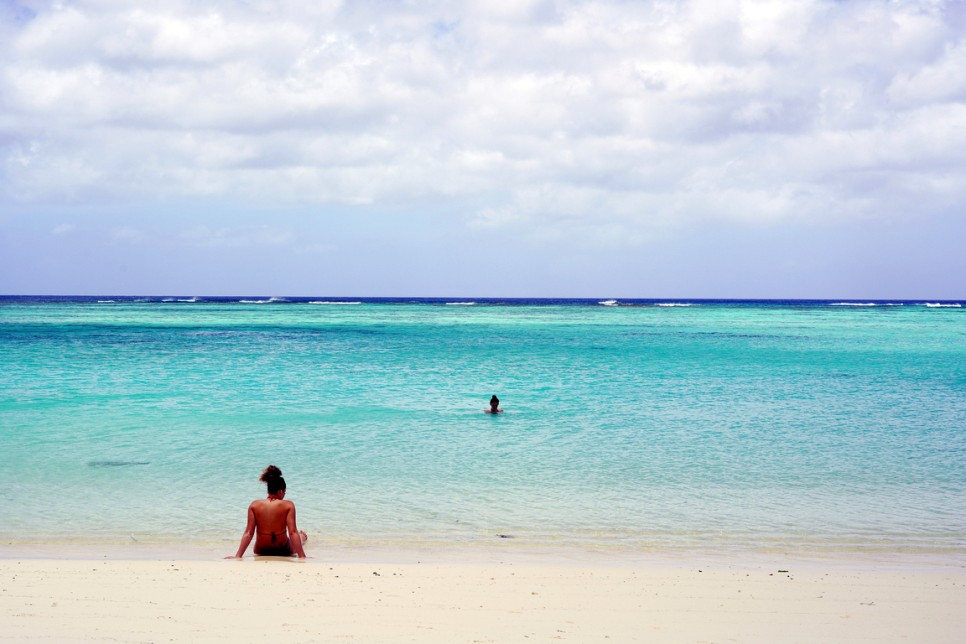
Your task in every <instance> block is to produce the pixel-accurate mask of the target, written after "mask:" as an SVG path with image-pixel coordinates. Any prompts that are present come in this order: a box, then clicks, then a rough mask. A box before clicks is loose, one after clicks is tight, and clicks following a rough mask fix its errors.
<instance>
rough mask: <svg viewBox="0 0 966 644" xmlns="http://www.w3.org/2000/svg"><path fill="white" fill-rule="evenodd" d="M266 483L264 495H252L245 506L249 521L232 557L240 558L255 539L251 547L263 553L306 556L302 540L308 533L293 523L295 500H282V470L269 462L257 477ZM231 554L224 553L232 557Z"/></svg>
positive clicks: (276, 555) (283, 491) (279, 555)
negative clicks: (250, 501)
mask: <svg viewBox="0 0 966 644" xmlns="http://www.w3.org/2000/svg"><path fill="white" fill-rule="evenodd" d="M259 480H260V481H264V482H265V485H266V486H267V487H268V498H267V499H255V500H254V501H252V503H251V505H249V506H248V525H246V526H245V533H244V534H243V535H242V538H241V544H239V546H238V552H236V553H235V556H234V558H235V559H241V558H242V556H243V555H244V554H245V551H246V550H248V544H250V543H251V542H252V538H253V537H254V539H255V547H254V548H253V551H254V553H255V554H256V555H260V556H264V557H291V556H293V555H297V556H298V558H299V559H304V558H305V551H304V550H303V549H302V544H303V543H304V542H305V541H306V540H308V536H307V535H306V534H305V533H304V532H302V531H301V530H299V529H298V526H297V525H296V524H295V504H294V503H292V502H291V501H286V500H285V479H283V478H282V470H280V469H278V468H277V467H275V466H274V465H269V466H268V467H266V468H265V471H264V472H262V476H261V478H260V479H259ZM231 558H232V557H230V556H229V557H225V559H231Z"/></svg>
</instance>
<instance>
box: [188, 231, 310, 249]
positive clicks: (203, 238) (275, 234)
mask: <svg viewBox="0 0 966 644" xmlns="http://www.w3.org/2000/svg"><path fill="white" fill-rule="evenodd" d="M181 239H182V240H183V241H184V242H186V243H188V244H191V245H198V246H222V247H242V246H282V245H286V244H288V243H290V242H292V241H293V240H294V239H295V236H294V234H293V233H292V232H291V231H290V230H287V229H283V228H277V227H273V226H239V227H222V228H210V227H208V226H195V227H192V228H189V229H187V230H184V231H183V232H182V233H181Z"/></svg>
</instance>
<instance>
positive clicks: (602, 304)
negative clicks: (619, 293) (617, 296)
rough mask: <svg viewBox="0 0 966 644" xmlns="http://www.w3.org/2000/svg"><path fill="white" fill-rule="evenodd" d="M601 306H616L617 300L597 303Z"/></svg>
mask: <svg viewBox="0 0 966 644" xmlns="http://www.w3.org/2000/svg"><path fill="white" fill-rule="evenodd" d="M598 304H600V305H601V306H617V305H618V303H617V300H601V301H600V302H598Z"/></svg>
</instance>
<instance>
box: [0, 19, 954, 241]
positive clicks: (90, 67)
mask: <svg viewBox="0 0 966 644" xmlns="http://www.w3.org/2000/svg"><path fill="white" fill-rule="evenodd" d="M15 13H16V15H17V16H18V18H17V19H16V20H13V19H10V20H6V21H5V22H6V24H5V26H4V31H5V34H4V35H5V38H3V44H0V59H2V60H3V61H4V63H3V66H2V68H0V108H2V114H3V116H2V117H0V153H2V155H3V166H2V174H3V178H4V187H3V188H0V191H2V192H0V199H2V202H0V203H8V204H13V203H16V204H19V205H24V204H27V205H29V204H32V203H54V204H57V203H65V204H71V203H91V202H94V203H98V202H103V203H120V204H132V203H133V204H136V203H139V202H143V201H144V200H146V199H148V200H179V199H195V198H206V199H212V198H214V199H220V198H224V199H243V200H245V201H246V202H251V203H259V204H262V205H272V204H289V205H291V204H295V205H312V206H322V207H333V208H337V207H340V206H344V205H347V204H348V205H352V204H355V205H359V204H363V205H370V206H373V207H376V208H380V207H383V208H395V207H397V206H398V204H400V203H409V204H417V205H418V204H425V203H431V202H432V203H452V204H453V207H452V211H453V212H454V213H457V214H454V215H453V216H454V217H460V218H462V219H463V221H464V222H465V224H466V225H467V226H470V227H483V228H486V229H505V230H513V231H516V232H520V233H522V234H525V235H530V236H532V237H533V238H534V239H537V238H543V239H545V238H547V235H548V234H551V231H554V232H553V234H561V235H566V234H590V233H589V232H588V231H595V232H593V235H594V236H595V237H597V238H600V239H601V243H604V242H605V241H606V240H615V239H617V240H643V239H647V238H650V237H653V236H660V235H662V234H664V231H667V230H669V229H672V228H674V227H686V226H690V225H697V224H700V222H702V221H708V220H715V221H722V220H726V221H732V222H735V223H736V224H737V225H770V224H773V223H775V222H784V221H793V222H809V221H812V222H835V221H840V220H851V219H855V218H864V217H895V218H901V217H908V216H910V209H913V210H915V212H916V213H918V214H920V215H921V214H927V215H928V214H930V213H938V212H943V211H944V210H946V209H948V208H949V207H950V204H955V203H963V202H964V201H966V186H964V185H962V182H958V181H953V180H951V177H955V176H962V175H963V173H964V171H966V158H964V155H963V153H962V152H961V150H964V149H966V127H964V124H966V84H964V81H963V79H964V78H966V53H964V52H966V37H964V36H963V35H962V34H963V33H964V29H963V27H964V26H966V19H964V14H966V11H964V9H963V8H962V5H961V4H959V3H957V2H954V1H953V0H949V1H947V2H944V1H941V0H919V1H916V0H903V1H897V2H888V3H887V2H878V1H873V0H858V1H855V2H846V3H841V2H827V1H825V0H781V1H778V0H775V1H772V2H767V1H762V2H748V1H740V0H691V1H685V2H676V3H668V2H639V3H626V2H619V1H600V2H552V1H540V0H534V1H532V2H526V3H521V2H501V3H494V2H476V3H473V2H466V3H433V2H430V3H420V4H418V5H406V4H403V3H382V2H361V3H355V2H354V3H344V4H343V3H339V2H322V3H300V2H289V3H285V2H282V3H261V4H260V3H241V2H231V1H227V0H226V1H224V2H214V3H204V4H203V6H202V5H199V4H198V3H190V2H178V1H176V2H163V3H162V2H149V3H135V2H123V1H119V0H110V1H109V0H77V1H76V2H72V3H48V2H34V3H31V4H30V5H29V8H26V5H22V6H21V7H20V10H19V11H17V12H15ZM11 15H12V14H11ZM200 231H201V229H198V231H196V233H197V235H196V237H192V235H193V234H194V233H192V234H189V235H188V236H187V237H186V238H191V239H195V241H198V240H201V239H204V240H207V241H206V242H205V243H219V244H229V243H242V242H243V241H244V243H259V242H258V241H257V240H256V237H257V235H254V236H253V235H252V231H250V230H249V231H248V232H245V233H240V232H238V231H228V230H218V229H211V230H207V231H206V232H200ZM263 232H264V231H263ZM269 237H271V234H269ZM282 237H284V235H282ZM260 243H266V241H265V239H262V240H261V242H260Z"/></svg>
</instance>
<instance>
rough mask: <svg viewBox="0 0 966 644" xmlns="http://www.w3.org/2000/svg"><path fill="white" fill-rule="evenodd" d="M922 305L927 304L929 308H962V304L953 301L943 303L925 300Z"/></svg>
mask: <svg viewBox="0 0 966 644" xmlns="http://www.w3.org/2000/svg"><path fill="white" fill-rule="evenodd" d="M924 306H928V307H929V308H931V309H959V308H962V306H963V305H962V304H959V303H955V302H954V303H953V304H943V303H941V302H925V303H924Z"/></svg>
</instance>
